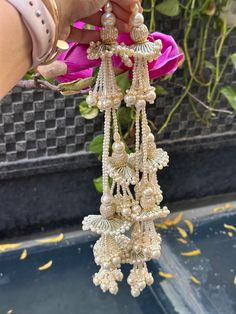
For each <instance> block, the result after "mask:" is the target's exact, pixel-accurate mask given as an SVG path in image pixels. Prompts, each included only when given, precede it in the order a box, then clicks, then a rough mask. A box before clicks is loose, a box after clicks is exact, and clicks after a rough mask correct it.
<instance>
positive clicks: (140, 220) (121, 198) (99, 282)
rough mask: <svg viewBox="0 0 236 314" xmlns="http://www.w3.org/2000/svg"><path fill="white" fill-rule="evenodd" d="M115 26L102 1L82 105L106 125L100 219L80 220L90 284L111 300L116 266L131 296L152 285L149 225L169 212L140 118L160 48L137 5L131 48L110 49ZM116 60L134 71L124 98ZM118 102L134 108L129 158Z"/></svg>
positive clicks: (150, 138)
mask: <svg viewBox="0 0 236 314" xmlns="http://www.w3.org/2000/svg"><path fill="white" fill-rule="evenodd" d="M115 23H116V19H115V16H114V14H113V13H112V6H111V4H110V2H108V3H107V5H106V6H105V13H104V14H103V15H102V25H103V28H102V30H101V38H102V41H101V42H97V43H93V42H92V43H91V44H90V47H89V49H88V58H90V59H98V58H100V59H101V66H100V69H99V73H98V77H97V80H96V84H95V86H94V89H93V90H92V91H90V93H89V96H88V97H87V102H88V104H89V105H90V106H96V107H98V108H99V109H100V110H101V111H104V112H105V123H104V142H103V155H102V167H103V171H102V172H103V195H102V198H101V206H100V214H101V215H90V216H88V217H85V218H84V221H83V229H84V230H91V231H92V232H96V233H97V234H100V235H101V237H100V238H99V240H98V241H97V242H96V244H95V245H94V249H93V252H94V257H95V262H96V264H97V265H99V266H100V270H99V272H98V273H96V274H95V275H94V278H93V282H94V284H95V285H96V286H100V287H101V289H102V291H104V292H106V291H109V292H110V293H112V294H116V293H117V292H118V284H117V282H119V281H121V280H122V279H123V274H122V272H121V270H120V267H121V264H123V263H129V264H131V265H133V268H132V270H131V272H130V275H129V276H128V280H127V281H128V284H129V285H130V286H131V294H132V296H133V297H137V296H139V295H140V293H141V291H143V289H144V288H145V287H146V286H147V285H148V286H150V285H152V283H153V281H154V280H153V277H152V274H151V273H149V272H148V268H147V265H146V262H147V261H150V260H151V259H153V258H155V259H157V258H159V257H160V248H161V236H160V234H158V233H157V232H156V229H155V225H154V220H155V219H157V218H164V217H166V216H167V215H168V214H169V210H168V209H167V207H163V208H161V207H160V203H161V201H162V199H163V197H162V191H161V189H160V186H159V185H158V181H157V176H156V172H157V171H158V170H161V169H163V167H165V166H167V164H168V162H169V157H168V155H167V153H166V152H164V151H163V150H162V149H157V147H156V144H155V138H154V135H153V134H152V133H151V130H150V128H149V126H148V120H147V115H146V104H147V103H150V104H153V103H154V101H155V98H156V94H155V88H154V87H152V86H151V84H150V79H149V72H148V63H149V62H151V61H153V60H154V59H156V58H158V56H159V55H160V54H161V49H162V43H161V41H160V40H157V41H156V42H149V41H148V40H147V38H148V29H147V27H146V26H145V25H144V18H143V15H142V14H141V13H139V7H138V6H135V8H134V10H133V15H132V19H131V25H132V30H131V38H132V39H133V41H134V44H133V45H132V46H131V47H126V46H124V45H118V44H117V43H116V39H117V36H118V31H117V29H116V27H115ZM114 54H115V55H119V56H120V57H121V59H122V61H123V62H124V63H125V64H126V65H127V66H128V67H131V66H132V65H133V79H132V84H131V87H130V89H129V90H127V91H126V95H125V97H124V95H123V94H122V92H121V89H120V88H119V87H118V86H117V83H116V78H115V73H114V69H113V67H112V56H113V55H114ZM131 59H132V60H133V64H132V62H131ZM123 97H124V100H125V103H126V105H127V106H129V107H130V106H135V108H136V120H135V128H136V132H135V152H134V153H132V154H127V152H126V147H125V143H124V142H123V141H122V139H121V136H120V134H119V128H118V121H117V109H118V107H119V106H120V104H121V101H122V100H123ZM111 130H112V132H111ZM111 137H112V139H113V141H112V146H111V156H110V155H109V152H110V141H111ZM109 177H110V178H111V179H112V186H111V187H110V186H109ZM132 186H133V187H132ZM130 229H131V230H130ZM129 230H130V231H129ZM127 231H129V233H128V234H127ZM125 234H127V235H125Z"/></svg>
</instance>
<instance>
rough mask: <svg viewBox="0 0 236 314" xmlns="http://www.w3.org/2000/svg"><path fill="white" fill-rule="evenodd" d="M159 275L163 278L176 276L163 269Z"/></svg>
mask: <svg viewBox="0 0 236 314" xmlns="http://www.w3.org/2000/svg"><path fill="white" fill-rule="evenodd" d="M159 275H160V276H161V277H163V278H166V279H171V278H173V277H174V275H172V274H170V273H165V272H163V271H159Z"/></svg>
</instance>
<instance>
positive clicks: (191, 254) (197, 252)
mask: <svg viewBox="0 0 236 314" xmlns="http://www.w3.org/2000/svg"><path fill="white" fill-rule="evenodd" d="M180 254H181V255H182V256H197V255H200V254H201V250H199V249H198V250H194V251H189V252H182V253H180Z"/></svg>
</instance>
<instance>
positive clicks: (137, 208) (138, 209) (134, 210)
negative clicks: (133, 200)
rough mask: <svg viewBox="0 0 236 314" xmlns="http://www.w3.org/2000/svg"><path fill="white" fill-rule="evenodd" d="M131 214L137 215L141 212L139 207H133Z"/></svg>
mask: <svg viewBox="0 0 236 314" xmlns="http://www.w3.org/2000/svg"><path fill="white" fill-rule="evenodd" d="M132 212H133V213H134V214H139V213H140V212H141V207H140V206H139V205H135V206H134V207H133V208H132Z"/></svg>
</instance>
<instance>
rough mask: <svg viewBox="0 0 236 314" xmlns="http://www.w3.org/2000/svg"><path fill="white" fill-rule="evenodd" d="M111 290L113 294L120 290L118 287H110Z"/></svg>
mask: <svg viewBox="0 0 236 314" xmlns="http://www.w3.org/2000/svg"><path fill="white" fill-rule="evenodd" d="M109 292H110V293H111V294H117V292H118V287H111V288H110V289H109Z"/></svg>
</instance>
